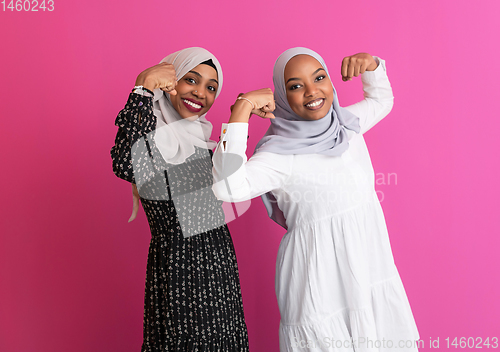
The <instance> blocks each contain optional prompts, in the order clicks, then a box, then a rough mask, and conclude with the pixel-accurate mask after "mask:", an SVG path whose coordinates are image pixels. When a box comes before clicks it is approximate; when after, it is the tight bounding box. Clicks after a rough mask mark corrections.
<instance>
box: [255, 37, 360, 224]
mask: <svg viewBox="0 0 500 352" xmlns="http://www.w3.org/2000/svg"><path fill="white" fill-rule="evenodd" d="M297 55H309V56H312V57H313V58H315V59H316V60H318V62H319V63H320V64H321V65H322V66H323V68H324V69H325V71H326V73H327V74H328V76H330V75H329V73H328V68H327V67H326V64H325V62H324V60H323V58H322V57H321V56H320V55H319V54H317V53H316V52H314V51H312V50H310V49H307V48H300V47H298V48H292V49H288V50H286V51H285V52H284V53H283V54H281V55H280V56H279V57H278V59H277V60H276V63H275V64H274V70H273V82H274V99H275V101H276V109H275V110H274V112H273V113H274V115H275V116H276V118H275V119H271V120H270V121H271V126H269V129H268V130H267V132H266V134H265V135H264V137H262V139H261V140H260V141H259V143H258V144H257V147H256V148H255V153H260V152H270V153H276V154H324V155H331V156H339V155H342V153H344V152H345V151H346V150H347V148H349V142H348V135H347V130H351V131H354V132H356V133H359V131H360V126H359V118H358V117H357V116H356V115H354V114H352V113H351V112H349V111H348V110H347V109H345V108H342V107H341V106H340V105H339V100H338V97H337V91H336V90H335V87H333V104H332V106H331V107H330V110H329V111H328V113H327V114H326V116H325V117H323V118H321V119H319V120H314V121H310V120H305V119H303V118H302V117H300V116H299V115H297V114H296V113H295V112H294V111H293V110H292V108H291V107H290V104H288V100H287V97H286V87H285V67H286V64H287V63H288V61H290V59H291V58H293V57H294V56H297ZM332 86H333V84H332ZM262 200H263V202H264V205H265V206H266V209H267V212H268V215H269V217H270V218H271V219H273V220H274V221H276V222H277V223H278V224H279V225H281V226H283V227H284V228H285V229H286V228H287V226H286V219H285V217H284V215H283V212H282V211H281V209H279V207H278V205H277V201H276V198H275V197H274V196H273V194H272V193H271V192H268V193H266V194H263V195H262Z"/></svg>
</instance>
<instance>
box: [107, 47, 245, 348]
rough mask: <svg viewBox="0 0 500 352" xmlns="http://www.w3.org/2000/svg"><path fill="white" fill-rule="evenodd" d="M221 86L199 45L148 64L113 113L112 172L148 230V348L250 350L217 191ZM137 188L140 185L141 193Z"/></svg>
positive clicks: (217, 69) (145, 343)
mask: <svg viewBox="0 0 500 352" xmlns="http://www.w3.org/2000/svg"><path fill="white" fill-rule="evenodd" d="M221 86H222V70H221V67H220V65H219V63H218V61H217V59H216V58H215V57H214V56H213V55H212V54H211V53H209V52H208V51H206V50H205V49H202V48H188V49H184V50H181V51H178V52H176V53H174V54H171V55H169V56H167V57H166V58H165V59H163V60H162V62H161V63H160V64H159V65H155V66H153V67H150V68H148V69H146V70H145V71H143V72H142V73H141V74H139V76H138V77H137V81H136V87H134V90H133V92H132V93H131V94H130V96H129V99H128V101H127V104H126V105H125V108H124V109H123V110H122V111H120V113H119V114H118V117H117V118H116V122H115V124H116V126H118V133H117V135H116V140H115V145H114V147H113V148H112V149H111V156H112V159H113V171H114V173H115V174H116V175H117V176H118V177H120V178H122V179H124V180H126V181H128V182H131V183H132V185H133V187H134V188H135V187H136V186H137V188H135V189H138V195H139V196H140V201H141V204H142V206H143V208H144V211H145V213H146V215H147V218H148V222H149V226H150V229H151V235H152V239H151V244H150V249H149V255H148V265H147V278H146V291H145V299H144V340H143V345H142V352H146V351H148V352H149V351H183V352H184V351H186V352H187V351H189V352H191V351H221V352H222V351H223V352H231V351H234V352H243V351H248V336H247V328H246V324H245V319H244V314H243V304H242V299H241V290H240V283H239V276H238V266H237V262H236V256H235V252H234V247H233V242H232V240H231V236H230V234H229V231H228V228H227V225H226V224H225V223H224V213H223V211H222V202H220V201H218V200H217V199H216V197H215V196H214V194H213V192H212V183H213V177H212V162H211V156H212V150H211V149H213V147H215V145H216V144H215V142H213V141H210V140H209V137H210V133H211V129H212V125H211V124H210V123H209V122H208V121H207V120H206V119H205V117H204V115H205V114H206V112H207V111H208V110H209V109H210V107H211V106H212V104H213V102H214V100H215V98H216V97H217V95H218V94H219V92H220V89H221ZM136 195H137V193H136Z"/></svg>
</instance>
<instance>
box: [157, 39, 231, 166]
mask: <svg viewBox="0 0 500 352" xmlns="http://www.w3.org/2000/svg"><path fill="white" fill-rule="evenodd" d="M210 59H211V60H212V62H213V64H214V65H215V67H216V71H217V76H218V82H219V88H218V89H217V93H216V95H215V97H216V98H217V96H218V95H219V93H220V91H221V88H222V68H221V66H220V64H219V61H218V60H217V59H216V58H215V56H214V55H212V53H210V52H209V51H208V50H205V49H203V48H187V49H184V50H180V51H177V52H175V53H173V54H170V55H168V56H167V57H165V58H164V59H163V60H161V61H160V63H162V62H166V63H169V64H172V65H173V66H174V69H175V73H176V75H177V80H180V79H182V77H183V76H184V75H185V74H186V73H188V72H189V71H191V70H192V69H193V68H195V67H196V66H198V65H199V64H201V63H203V62H204V61H207V60H210ZM153 112H154V114H155V116H156V118H157V123H156V131H155V143H156V146H157V147H158V150H159V151H160V153H161V155H162V156H163V158H164V159H165V161H166V162H168V163H170V164H181V163H183V162H184V161H185V160H186V159H187V158H188V157H189V156H190V155H192V154H194V152H195V146H196V147H200V148H204V149H213V148H215V146H216V145H217V143H216V142H215V141H213V140H210V135H211V134H212V124H211V123H210V122H209V121H208V120H207V119H206V118H205V115H206V114H204V115H201V116H199V117H198V118H196V117H193V119H183V118H182V117H181V116H180V115H179V113H178V112H177V110H175V108H174V107H173V105H172V102H171V100H170V94H168V93H164V92H163V91H162V90H161V89H159V88H157V89H155V90H154V97H153Z"/></svg>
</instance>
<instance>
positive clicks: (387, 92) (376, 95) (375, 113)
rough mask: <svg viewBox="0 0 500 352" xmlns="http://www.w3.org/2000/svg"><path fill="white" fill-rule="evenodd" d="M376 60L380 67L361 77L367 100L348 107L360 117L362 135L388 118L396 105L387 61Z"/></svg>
mask: <svg viewBox="0 0 500 352" xmlns="http://www.w3.org/2000/svg"><path fill="white" fill-rule="evenodd" d="M376 60H378V62H379V65H378V67H377V68H376V69H375V70H374V71H366V72H365V73H363V74H362V75H361V81H362V82H363V91H364V96H365V99H364V100H362V101H360V102H358V103H356V104H353V105H350V106H347V107H346V109H347V110H349V111H350V112H352V113H353V114H354V115H356V116H358V117H359V119H360V122H359V123H360V126H361V133H362V134H363V133H365V132H366V131H368V130H369V129H370V128H372V127H373V126H375V125H376V124H377V123H378V122H379V121H380V120H382V119H383V118H384V117H385V116H387V114H389V112H390V111H391V109H392V106H393V104H394V96H393V95H392V88H391V83H390V82H389V78H388V77H387V72H386V67H385V61H384V60H382V59H380V58H376Z"/></svg>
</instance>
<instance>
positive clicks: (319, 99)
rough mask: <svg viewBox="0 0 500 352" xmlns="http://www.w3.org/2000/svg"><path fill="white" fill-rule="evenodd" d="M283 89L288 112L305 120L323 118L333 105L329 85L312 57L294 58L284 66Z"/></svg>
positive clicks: (324, 72) (316, 61) (319, 66)
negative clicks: (288, 105) (292, 112)
mask: <svg viewBox="0 0 500 352" xmlns="http://www.w3.org/2000/svg"><path fill="white" fill-rule="evenodd" d="M285 89H286V97H287V100H288V103H289V104H290V107H291V108H292V110H293V111H294V112H295V113H296V114H297V115H299V116H300V117H302V118H303V119H305V120H319V119H322V118H323V117H325V116H326V114H327V113H328V111H329V110H330V107H331V106H332V104H333V86H332V82H331V81H330V78H329V77H328V75H327V74H326V71H325V69H324V68H323V66H322V65H321V64H320V63H319V62H318V60H316V59H315V58H314V57H312V56H309V55H297V56H294V57H293V58H291V59H290V60H289V61H288V63H287V64H286V66H285Z"/></svg>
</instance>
